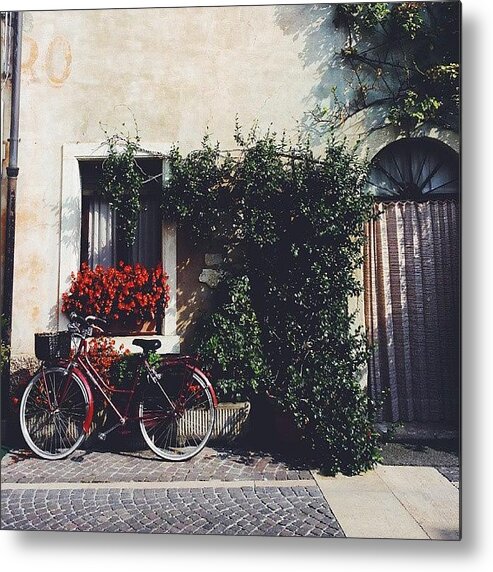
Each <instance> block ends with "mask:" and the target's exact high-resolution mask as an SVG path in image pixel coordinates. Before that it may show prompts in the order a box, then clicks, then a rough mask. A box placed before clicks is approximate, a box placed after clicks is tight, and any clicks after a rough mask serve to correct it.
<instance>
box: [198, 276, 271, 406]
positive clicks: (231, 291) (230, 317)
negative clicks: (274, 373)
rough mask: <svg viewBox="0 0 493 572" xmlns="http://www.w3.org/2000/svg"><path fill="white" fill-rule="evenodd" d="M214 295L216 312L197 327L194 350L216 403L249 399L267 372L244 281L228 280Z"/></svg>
mask: <svg viewBox="0 0 493 572" xmlns="http://www.w3.org/2000/svg"><path fill="white" fill-rule="evenodd" d="M217 295H218V309H217V310H216V311H215V312H214V313H213V314H212V315H210V316H209V317H208V318H206V319H205V320H204V321H203V322H202V323H201V324H200V325H199V327H198V331H197V334H196V339H195V343H194V348H195V351H196V352H197V354H198V355H199V356H200V363H201V367H204V369H205V370H206V371H207V372H208V373H209V374H210V376H211V378H212V381H213V383H214V388H215V390H216V393H217V395H218V398H219V399H220V400H222V401H242V400H246V399H251V397H252V396H253V395H254V394H257V393H258V392H259V391H260V390H261V389H262V388H265V387H266V385H267V384H268V383H269V378H270V372H269V369H268V367H267V364H266V361H265V358H264V355H263V350H262V345H261V341H260V326H259V323H258V320H257V316H256V315H255V311H254V309H253V307H252V304H251V300H250V283H249V279H248V277H247V276H237V277H229V278H228V279H226V280H224V281H223V282H222V283H221V285H220V287H219V291H218V293H217Z"/></svg>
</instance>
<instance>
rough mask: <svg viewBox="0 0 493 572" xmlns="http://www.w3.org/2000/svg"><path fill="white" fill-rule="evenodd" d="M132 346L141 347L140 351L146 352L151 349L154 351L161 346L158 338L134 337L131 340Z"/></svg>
mask: <svg viewBox="0 0 493 572" xmlns="http://www.w3.org/2000/svg"><path fill="white" fill-rule="evenodd" d="M132 343H133V345H134V346H137V347H139V348H142V351H143V352H144V353H145V354H147V353H149V352H152V351H156V350H158V349H159V348H160V347H161V342H160V341H159V340H155V339H154V340H143V339H141V338H136V339H135V340H132Z"/></svg>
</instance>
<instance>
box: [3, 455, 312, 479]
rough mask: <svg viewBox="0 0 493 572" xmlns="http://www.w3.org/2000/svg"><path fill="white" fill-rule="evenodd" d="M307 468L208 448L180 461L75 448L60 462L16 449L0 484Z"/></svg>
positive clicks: (256, 475)
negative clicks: (170, 461) (73, 451)
mask: <svg viewBox="0 0 493 572" xmlns="http://www.w3.org/2000/svg"><path fill="white" fill-rule="evenodd" d="M310 468H311V467H309V466H308V465H306V464H303V463H296V462H292V463H288V462H286V461H285V460H282V459H277V458H275V457H273V456H272V455H269V454H265V455H264V454H261V453H258V452H255V453H253V452H250V451H242V450H235V449H220V448H217V449H216V448H214V449H213V448H210V447H206V448H205V449H204V450H203V451H202V452H201V453H200V454H199V455H197V456H196V457H194V458H193V459H191V460H190V461H187V462H184V463H168V462H166V461H163V460H162V459H159V458H158V457H156V455H154V453H152V451H137V452H128V453H111V452H95V451H92V452H87V451H79V452H75V453H74V454H73V455H72V456H71V457H70V458H68V459H63V460H60V461H46V460H43V459H38V458H37V457H34V456H32V455H30V454H28V453H27V452H26V451H20V452H17V453H16V452H11V453H10V454H8V455H6V456H5V457H4V458H3V459H2V482H14V483H20V482H22V483H42V482H68V483H90V482H94V481H97V482H112V481H114V480H115V479H116V480H119V481H136V482H141V481H145V482H169V481H209V480H219V481H240V480H255V481H262V480H285V479H293V480H297V479H311V478H312V477H311V473H310Z"/></svg>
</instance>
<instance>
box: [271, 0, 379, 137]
mask: <svg viewBox="0 0 493 572" xmlns="http://www.w3.org/2000/svg"><path fill="white" fill-rule="evenodd" d="M334 18H335V6H334V5H331V4H307V5H294V6H279V7H277V8H276V24H277V25H278V26H279V27H280V28H281V30H282V31H283V33H284V34H285V35H290V36H292V39H293V42H301V43H302V45H303V48H302V50H301V52H300V53H299V56H300V59H301V60H302V62H303V65H304V67H305V68H313V69H314V71H315V72H316V75H317V77H318V80H317V81H316V82H315V84H314V85H313V87H312V88H311V89H310V91H309V93H308V94H307V95H306V97H305V98H304V103H305V105H306V112H305V115H304V117H303V118H302V120H301V122H300V129H301V131H302V133H304V134H306V135H309V136H310V139H311V142H312V144H314V145H320V144H321V143H324V141H325V139H326V136H325V134H326V133H327V125H326V124H324V123H323V122H319V121H316V120H315V119H314V115H313V111H314V110H315V109H316V108H317V107H321V108H324V107H325V108H328V109H331V108H332V109H333V108H334V107H335V97H334V91H335V93H336V95H337V100H338V101H339V102H340V103H341V104H343V105H346V104H347V103H348V102H349V101H353V100H354V99H355V97H356V92H355V85H356V81H355V80H356V76H355V74H354V72H353V71H352V70H351V69H350V68H349V67H348V66H347V65H346V64H345V62H344V61H343V59H342V58H341V56H340V51H341V49H342V48H343V47H344V45H345V43H346V34H345V33H344V31H343V30H342V29H337V28H336V27H335V25H334ZM367 79H368V81H369V82H370V81H371V78H370V77H369V76H365V74H364V73H363V72H361V74H360V80H363V81H366V80H367ZM375 97H377V94H375ZM385 117H386V108H385V107H384V106H375V107H374V108H372V109H370V110H368V111H365V112H363V113H359V114H358V115H357V116H356V117H354V120H353V121H350V122H349V124H350V125H348V126H345V130H344V132H342V133H341V134H342V135H345V132H346V131H348V130H350V131H351V136H352V137H354V138H355V139H358V138H363V137H364V136H366V135H368V134H369V133H371V132H373V131H375V130H377V129H380V128H381V127H382V126H383V125H382V119H384V118H385ZM385 126H386V125H385Z"/></svg>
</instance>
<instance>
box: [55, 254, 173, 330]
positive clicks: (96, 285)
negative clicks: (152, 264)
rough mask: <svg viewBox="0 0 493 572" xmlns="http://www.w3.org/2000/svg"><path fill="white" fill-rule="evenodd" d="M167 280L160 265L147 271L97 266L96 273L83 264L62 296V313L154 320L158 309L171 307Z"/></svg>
mask: <svg viewBox="0 0 493 572" xmlns="http://www.w3.org/2000/svg"><path fill="white" fill-rule="evenodd" d="M167 280H168V276H167V275H166V274H165V273H164V272H163V269H162V267H161V265H158V266H157V267H156V268H154V269H151V270H147V269H146V268H144V267H143V266H141V265H140V264H135V265H134V266H131V265H129V264H124V263H123V262H120V263H119V264H118V266H117V267H116V268H115V267H110V268H104V267H103V266H100V265H98V266H96V268H94V270H93V269H91V268H89V266H88V264H87V263H83V264H82V266H81V269H80V271H79V272H78V273H77V275H75V274H74V273H72V283H71V285H70V288H69V290H68V291H67V292H65V293H64V294H63V295H62V311H63V312H77V313H79V314H83V315H94V316H98V317H100V318H107V319H110V320H119V319H121V320H123V321H125V319H127V318H129V317H133V318H136V319H138V320H152V319H153V318H154V317H155V314H156V310H157V309H158V307H159V306H161V307H162V308H163V309H164V308H166V307H167V305H168V302H169V286H168V284H167Z"/></svg>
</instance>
